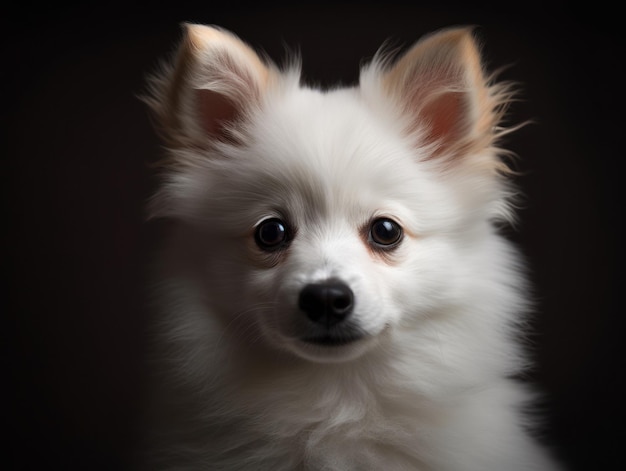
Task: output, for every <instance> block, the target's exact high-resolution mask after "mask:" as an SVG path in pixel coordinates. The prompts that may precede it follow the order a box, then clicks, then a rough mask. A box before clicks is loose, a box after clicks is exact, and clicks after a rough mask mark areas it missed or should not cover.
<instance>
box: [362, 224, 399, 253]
mask: <svg viewBox="0 0 626 471" xmlns="http://www.w3.org/2000/svg"><path fill="white" fill-rule="evenodd" d="M369 238H370V241H371V242H372V243H374V244H375V245H377V246H379V247H381V248H392V247H395V246H396V245H397V244H398V243H399V242H400V240H401V239H402V227H400V225H399V224H398V223H397V222H395V221H393V220H391V219H387V218H380V219H376V220H374V222H372V225H371V226H370V233H369Z"/></svg>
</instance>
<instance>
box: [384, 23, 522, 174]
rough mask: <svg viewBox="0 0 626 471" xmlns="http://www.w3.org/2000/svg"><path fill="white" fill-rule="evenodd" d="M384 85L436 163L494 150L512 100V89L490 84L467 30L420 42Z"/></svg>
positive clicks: (391, 70) (388, 73) (387, 74)
mask: <svg viewBox="0 0 626 471" xmlns="http://www.w3.org/2000/svg"><path fill="white" fill-rule="evenodd" d="M382 81H383V87H384V88H385V89H386V90H387V91H388V93H390V94H391V95H392V96H393V97H394V98H395V100H396V102H397V103H399V105H400V106H402V107H403V111H404V113H405V115H406V116H407V117H408V118H409V119H410V123H411V124H410V127H409V129H408V132H415V131H418V132H419V136H421V144H422V145H426V146H429V145H432V146H433V147H432V149H431V151H429V152H431V154H430V158H431V159H434V158H438V157H440V156H447V158H448V159H451V158H454V160H456V159H457V158H460V157H462V156H463V155H466V154H468V153H477V152H480V151H481V150H484V149H487V148H489V147H490V146H492V145H493V143H494V141H495V140H496V138H497V137H498V133H497V131H496V126H497V125H498V122H499V121H500V119H501V118H502V114H503V110H504V109H505V108H506V104H507V103H508V101H509V100H510V96H511V94H510V90H509V88H508V87H506V86H504V87H501V86H498V85H495V86H494V85H492V84H490V83H489V80H488V79H487V78H486V77H485V74H484V71H483V67H482V64H481V57H480V50H479V47H478V45H477V43H476V41H475V39H474V37H473V34H472V30H471V28H464V27H463V28H453V29H449V30H444V31H441V32H438V33H435V34H432V35H430V36H427V37H425V38H424V39H422V40H420V41H418V42H417V44H415V45H414V46H413V47H412V48H411V49H409V51H408V52H407V53H405V55H404V56H402V57H400V59H398V60H397V62H396V63H395V64H394V65H392V66H391V67H390V68H388V69H387V71H386V72H385V74H384V75H383V77H382ZM491 160H492V166H493V165H494V164H496V165H497V163H496V162H495V161H494V159H491Z"/></svg>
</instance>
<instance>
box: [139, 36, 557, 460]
mask: <svg viewBox="0 0 626 471" xmlns="http://www.w3.org/2000/svg"><path fill="white" fill-rule="evenodd" d="M510 100H511V90H510V87H509V86H508V85H507V84H502V83H497V82H496V81H495V80H494V78H493V77H492V76H489V75H487V74H486V73H485V72H484V69H483V67H482V65H481V61H480V54H479V47H478V46H477V43H476V40H475V38H474V36H473V34H472V32H471V30H469V29H466V28H453V29H449V30H444V31H441V32H438V33H435V34H432V35H430V36H427V37H425V38H423V39H422V40H420V41H419V42H418V43H417V44H416V45H414V46H413V47H412V48H410V49H409V50H408V51H407V52H405V53H404V54H403V55H401V56H400V57H394V56H393V55H392V54H386V53H382V52H381V53H379V54H377V55H376V56H375V57H374V59H373V60H372V61H371V63H369V64H368V65H366V66H364V67H363V69H362V70H361V76H360V81H359V84H358V86H355V87H349V88H337V89H331V90H319V89H315V88H310V87H307V86H305V85H303V84H302V83H301V81H300V72H299V67H298V64H297V61H294V62H292V63H291V64H290V65H289V66H287V67H285V68H283V69H280V68H279V67H277V66H276V65H274V64H273V63H272V62H271V61H269V60H267V59H265V58H262V57H260V56H259V55H258V54H257V53H256V52H254V51H253V50H252V49H251V48H250V47H249V46H247V45H246V44H245V43H243V42H242V41H241V40H239V39H238V38H237V37H235V36H234V35H232V34H231V33H229V32H227V31H224V30H222V29H219V28H216V27H208V26H201V25H186V27H185V37H184V39H183V41H182V44H181V46H180V48H179V50H178V53H177V55H176V57H175V59H174V61H173V63H172V65H169V66H167V67H165V68H164V70H163V71H162V72H161V73H159V74H158V75H157V76H155V77H154V78H153V79H152V80H151V93H150V95H149V97H148V98H147V101H148V103H149V104H150V105H151V107H152V109H153V110H154V112H155V115H156V117H157V123H158V125H159V129H160V131H161V133H162V136H163V138H164V141H165V143H166V145H167V149H168V152H167V157H166V159H165V160H164V162H163V165H162V185H161V187H160V189H159V191H158V192H157V194H156V195H155V196H154V198H153V200H152V201H151V204H150V212H151V216H152V217H153V218H156V219H164V220H168V221H171V222H172V224H171V230H170V231H169V233H168V235H167V237H166V238H165V240H164V243H163V250H162V253H161V256H160V258H159V264H158V270H157V272H158V282H157V283H156V289H155V293H156V294H157V296H156V306H157V309H158V312H159V313H160V314H159V317H158V319H157V322H156V324H157V331H158V333H157V344H158V346H159V355H158V356H157V361H158V363H157V364H158V370H159V372H160V374H159V385H158V388H157V391H158V399H157V401H156V406H155V411H158V414H155V415H158V420H156V421H155V423H154V424H153V426H154V431H153V436H152V441H153V447H152V448H151V449H150V451H149V452H148V453H147V461H148V463H149V465H148V469H163V470H242V471H243V470H255V471H258V470H272V471H279V470H315V471H321V470H334V471H349V470H360V471H364V470H365V471H366V470H383V469H384V470H390V471H400V470H413V471H415V470H419V471H522V470H525V471H530V470H535V471H539V470H541V471H549V470H556V469H557V466H556V465H555V464H554V462H553V461H552V460H551V458H550V457H549V456H548V454H547V453H546V452H545V450H544V449H543V448H542V447H540V446H539V445H538V444H537V443H536V441H535V440H534V439H533V438H532V437H531V434H530V431H529V427H530V426H531V425H532V421H531V420H530V419H529V418H528V417H529V416H528V414H526V412H525V411H526V408H527V407H528V405H529V404H530V403H531V400H532V399H533V394H532V393H531V392H530V391H528V390H527V389H526V388H525V387H524V386H523V385H521V384H520V383H518V382H517V381H515V380H514V379H512V378H513V377H514V376H515V375H518V374H519V373H520V372H521V371H523V370H524V368H526V366H527V360H526V356H525V354H524V351H523V349H522V348H521V346H520V345H521V342H520V338H521V337H522V336H523V335H524V334H523V332H524V323H525V319H526V312H527V311H528V302H527V298H528V286H527V283H526V280H525V278H524V276H523V269H522V264H521V262H520V259H519V257H518V254H517V253H516V251H515V249H514V248H513V247H512V245H511V244H510V243H509V242H508V241H507V240H506V239H505V238H503V237H502V236H501V235H500V234H499V232H498V227H499V225H501V224H503V223H507V222H511V221H512V220H513V217H514V216H513V211H512V204H511V202H512V198H513V196H514V195H515V191H514V188H513V186H512V185H511V183H510V182H509V178H508V175H509V173H510V172H509V170H508V168H507V166H506V165H505V164H504V163H503V162H504V161H503V159H502V156H503V155H505V154H506V153H505V152H503V151H502V150H501V149H499V147H498V142H499V138H500V137H501V136H502V135H503V134H504V133H506V132H507V130H506V129H504V128H502V127H501V120H502V116H503V113H504V112H505V110H506V107H507V105H508V104H509V102H510ZM268 221H269V223H268ZM381 221H382V222H381ZM264 224H269V225H268V226H267V228H266V229H265V230H266V233H267V234H269V235H267V234H266V235H263V234H262V235H259V233H260V231H261V230H262V229H260V228H262V227H264ZM376 231H379V232H380V233H382V235H383V237H382V238H381V236H380V233H378V232H376ZM398 234H400V235H399V236H398ZM273 236H276V237H280V238H281V239H279V243H277V244H275V245H272V244H273V241H272V240H271V238H272V237H273ZM385 237H389V238H390V239H391V238H392V237H393V241H392V243H389V241H387V240H385ZM267 239H270V240H269V242H268V241H267ZM381 239H382V240H381ZM328 280H332V283H336V282H337V283H340V284H341V286H342V287H348V288H347V290H348V291H349V292H350V293H351V297H350V303H349V304H350V306H349V310H350V313H349V318H348V319H347V320H342V321H341V322H340V323H339V326H331V327H329V326H328V325H325V326H321V325H320V323H319V322H317V321H313V320H312V318H307V316H306V315H305V314H304V313H303V312H302V311H303V309H304V308H303V307H302V305H303V303H302V299H303V295H302V292H303V290H304V288H305V287H307V286H310V285H315V286H319V284H320V283H328V282H329V281H328ZM337 280H339V281H337ZM333 286H334V285H333ZM352 298H353V299H352ZM344 324H348V325H349V327H350V328H349V329H348V327H345V328H344ZM347 332H349V333H350V334H349V335H348V334H347ZM311 338H312V339H313V340H311Z"/></svg>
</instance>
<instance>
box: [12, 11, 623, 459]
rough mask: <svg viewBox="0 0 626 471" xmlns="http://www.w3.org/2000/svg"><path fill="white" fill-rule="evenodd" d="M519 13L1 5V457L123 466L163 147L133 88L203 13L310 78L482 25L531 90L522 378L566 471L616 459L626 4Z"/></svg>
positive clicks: (332, 76) (335, 75) (139, 394)
mask: <svg viewBox="0 0 626 471" xmlns="http://www.w3.org/2000/svg"><path fill="white" fill-rule="evenodd" d="M509 3H511V2H505V4H504V5H498V4H493V5H486V4H475V5H469V6H468V5H463V4H459V5H455V4H453V3H445V2H437V3H435V2H414V3H412V4H410V3H404V4H401V5H400V4H393V3H386V4H384V5H383V4H370V3H361V4H359V5H356V4H355V5H353V6H349V5H335V6H324V5H322V4H318V5H313V4H310V5H305V4H302V5H303V6H279V5H274V4H268V3H256V4H255V6H251V5H247V4H245V3H243V2H230V3H229V4H228V6H225V5H222V4H217V3H214V2H211V1H205V2H196V4H194V5H192V4H189V3H185V2H180V1H179V2H171V3H170V4H168V5H166V6H162V5H160V4H159V3H158V2H153V3H152V4H151V5H144V6H138V5H137V4H130V3H129V4H114V3H111V2H102V3H100V2H99V4H98V5H99V6H98V7H95V6H80V7H78V6H58V5H57V6H55V7H54V8H53V7H46V6H37V7H33V6H30V5H28V4H25V5H21V6H20V5H14V6H15V7H17V8H16V9H15V10H13V13H11V12H10V11H9V10H6V11H4V12H3V19H2V21H3V23H4V24H3V25H2V31H1V32H0V34H2V42H1V43H0V47H1V51H0V52H1V56H0V60H1V62H0V87H1V88H0V99H1V101H0V117H1V120H2V122H1V123H0V124H1V130H2V147H1V148H0V150H1V158H2V161H1V165H2V166H1V169H2V171H1V172H0V175H1V178H2V180H1V181H2V192H3V203H4V205H3V214H4V216H5V218H6V219H7V221H6V222H5V224H4V225H3V227H4V230H3V236H4V240H5V242H4V244H3V249H4V250H3V255H2V257H3V258H2V262H1V263H2V266H3V267H4V268H5V273H6V278H5V282H4V283H3V284H2V286H3V288H4V289H3V292H4V295H3V296H2V300H3V304H5V303H6V308H3V309H2V321H1V322H2V323H1V329H0V332H1V335H2V367H3V371H4V372H3V374H2V377H3V378H5V379H6V382H5V381H3V383H4V386H3V387H2V390H3V394H5V395H7V397H6V399H5V400H3V401H2V402H1V404H2V414H3V417H2V418H1V421H0V423H1V424H2V429H3V431H4V432H5V439H4V440H3V441H2V445H1V446H2V453H3V454H2V457H1V461H0V467H2V468H3V469H10V470H32V469H65V470H74V469H76V470H78V469H80V470H124V469H128V467H129V464H130V462H131V460H130V456H131V450H132V449H133V447H134V445H135V443H136V439H137V433H136V424H137V421H138V419H139V417H140V413H139V411H140V410H141V405H142V403H143V401H144V400H145V397H146V396H145V394H146V389H147V388H146V383H145V374H144V368H143V367H142V353H143V351H144V347H145V335H144V329H145V327H146V325H147V324H148V320H149V314H147V313H146V310H145V309H144V308H143V295H142V289H143V288H142V286H143V283H142V280H143V278H144V269H143V266H144V262H145V259H146V252H147V247H149V246H150V240H151V238H150V227H149V226H147V225H146V224H145V223H144V221H143V218H144V209H143V208H144V202H145V200H146V198H147V197H148V195H149V194H150V191H151V190H152V188H153V185H154V180H153V179H152V176H151V172H150V169H149V164H150V163H151V162H153V161H154V160H155V159H156V158H157V157H158V156H159V155H160V145H159V142H158V141H157V138H156V136H155V134H154V132H153V131H152V128H151V126H150V119H149V114H148V112H147V109H146V107H145V106H144V105H143V104H142V103H141V102H140V101H139V100H138V99H137V97H136V96H137V95H138V94H140V93H141V92H142V91H143V90H144V79H145V76H146V74H147V73H149V72H151V71H154V70H155V67H156V66H157V63H158V61H159V59H162V58H163V57H164V56H166V55H167V54H168V53H170V52H171V51H173V48H174V45H175V43H176V41H177V40H178V39H179V37H180V28H179V23H180V22H182V21H193V22H201V23H210V24H218V25H221V26H223V27H226V28H228V29H231V30H233V31H235V32H236V33H237V34H238V35H240V36H241V37H242V38H244V39H245V40H247V41H248V42H250V43H251V44H252V45H254V46H256V47H262V48H263V49H264V50H265V51H267V52H268V54H269V55H270V56H271V57H273V58H274V59H275V60H280V59H281V58H282V57H283V56H284V52H285V46H289V47H290V48H292V49H293V48H296V49H297V48H299V49H300V50H301V52H302V55H303V57H304V73H305V76H306V77H307V79H308V80H309V81H311V82H315V83H320V84H322V85H330V84H333V83H337V82H340V83H344V84H350V83H354V82H355V80H356V79H357V76H358V65H359V63H360V61H361V59H363V58H368V57H371V56H372V54H373V53H374V52H375V51H376V49H377V48H378V46H379V45H380V44H381V43H382V42H383V41H384V40H386V39H388V38H392V39H394V40H396V43H397V44H405V45H409V44H411V43H412V42H413V41H415V40H416V39H418V38H419V37H420V36H421V35H422V34H424V33H427V32H430V31H433V30H435V29H438V28H441V27H445V26H449V25H457V24H472V25H476V26H477V27H478V29H477V34H478V36H479V37H480V38H481V39H482V40H483V41H484V44H485V47H484V52H485V57H486V60H487V64H488V65H489V66H490V68H491V69H494V68H497V67H499V66H502V65H511V67H510V68H509V69H507V70H506V71H505V72H504V73H503V75H502V77H503V78H504V79H513V80H516V81H519V82H520V83H521V85H522V86H521V91H522V93H521V97H522V98H523V100H522V101H520V102H519V103H516V104H515V105H514V107H513V109H512V111H511V114H510V122H511V123H516V122H521V121H524V120H528V119H533V120H534V122H535V124H533V125H530V126H527V127H525V128H524V129H522V130H520V131H518V132H516V133H515V134H514V135H511V136H510V138H509V139H508V147H509V148H510V149H512V150H514V151H515V152H516V153H518V154H519V155H520V156H521V160H520V163H519V164H518V166H519V169H520V170H522V171H523V173H524V175H523V176H521V177H520V178H519V179H518V183H519V185H520V186H521V187H522V188H523V190H524V193H525V194H526V196H527V198H526V202H525V205H524V206H525V207H524V209H523V210H522V212H521V222H520V226H519V228H518V229H517V230H516V231H514V232H513V231H512V232H511V237H512V238H513V239H514V240H515V241H517V242H518V243H519V244H520V246H521V248H522V250H523V251H524V253H525V254H526V256H527V258H528V260H529V263H530V267H531V273H532V278H533V281H534V284H535V286H536V291H535V293H534V294H535V296H536V298H537V300H538V313H537V316H536V320H535V322H534V323H533V326H534V327H535V331H536V335H535V336H534V337H533V342H534V352H535V356H536V359H537V364H538V366H537V368H536V369H535V371H534V372H533V373H532V375H531V376H530V379H531V380H532V381H534V382H536V383H538V385H539V386H540V387H541V388H542V389H543V390H544V391H545V392H546V393H547V397H548V400H547V401H546V403H545V407H546V418H547V420H546V427H545V433H546V439H547V440H548V441H549V442H550V443H551V444H552V445H553V446H554V447H555V449H556V451H557V452H558V454H559V455H560V456H561V457H562V459H563V460H564V461H565V462H566V463H568V465H569V469H571V470H591V469H593V470H595V469H616V468H617V466H618V463H622V462H623V459H622V449H623V447H622V444H621V440H619V438H618V437H619V436H620V433H622V432H623V429H624V425H623V424H624V419H625V417H624V412H625V407H624V405H623V397H624V393H626V388H625V386H624V371H625V366H626V365H625V358H626V356H625V353H626V351H625V350H626V349H625V348H624V343H623V340H624V337H625V336H624V327H625V326H624V314H625V312H624V302H623V297H622V296H620V295H619V294H620V293H619V292H620V290H621V288H622V284H623V282H624V275H623V271H622V270H621V268H622V265H623V261H624V260H623V255H624V251H623V248H622V245H621V242H622V241H623V239H624V237H623V235H624V228H623V212H622V206H621V203H622V198H621V192H619V196H618V185H620V184H621V182H622V169H623V162H622V161H623V159H624V150H623V135H624V132H625V124H626V123H625V119H624V104H625V100H624V97H623V94H624V89H623V85H622V84H623V77H624V73H623V72H622V71H621V66H622V62H623V60H624V52H623V51H624V49H623V41H622V40H621V37H622V33H621V32H620V24H619V21H618V18H619V17H620V16H621V14H618V13H617V12H616V11H612V10H610V9H608V10H607V9H604V8H603V7H602V5H601V4H598V3H594V4H593V5H592V8H593V9H592V10H590V9H589V6H588V4H584V3H582V2H581V3H580V5H581V6H580V7H574V6H566V5H558V4H552V5H548V4H545V3H544V4H541V5H536V6H534V5H532V4H528V3H520V6H519V8H517V9H515V8H512V7H511V6H510V5H508V4H509ZM294 5H297V4H294ZM7 438H8V439H7ZM503 471H506V470H503Z"/></svg>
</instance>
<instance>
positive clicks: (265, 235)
mask: <svg viewBox="0 0 626 471" xmlns="http://www.w3.org/2000/svg"><path fill="white" fill-rule="evenodd" d="M290 240H291V231H290V229H289V226H288V225H287V224H286V223H285V222H283V221H282V220H281V219H278V218H269V219H265V220H264V221H261V223H260V224H259V225H258V226H257V227H256V230H255V232H254V241H255V242H256V244H257V245H258V246H259V248H261V249H262V250H265V251H266V252H273V251H275V250H280V249H282V248H283V247H285V246H286V245H287V244H288V243H289V241H290Z"/></svg>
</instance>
